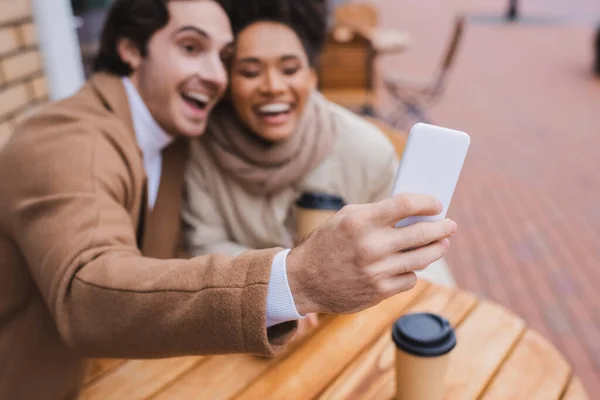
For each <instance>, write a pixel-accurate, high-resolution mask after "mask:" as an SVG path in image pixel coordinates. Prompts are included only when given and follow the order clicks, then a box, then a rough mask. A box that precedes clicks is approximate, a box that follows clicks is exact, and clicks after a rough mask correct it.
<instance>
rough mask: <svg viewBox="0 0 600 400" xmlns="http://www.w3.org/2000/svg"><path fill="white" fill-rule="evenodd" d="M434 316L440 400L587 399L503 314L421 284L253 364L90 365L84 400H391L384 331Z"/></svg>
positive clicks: (218, 359)
mask: <svg viewBox="0 0 600 400" xmlns="http://www.w3.org/2000/svg"><path fill="white" fill-rule="evenodd" d="M416 311H419V312H423V311H426V312H434V313H438V314H441V315H443V316H445V317H446V318H447V319H448V320H449V321H450V322H451V323H452V324H453V325H454V326H455V327H456V332H457V340H458V344H457V346H456V348H455V349H454V350H453V352H452V355H451V361H450V367H449V370H448V375H447V377H446V382H445V388H446V389H445V399H460V400H468V399H486V400H493V399H528V400H535V399H540V400H552V399H564V400H575V399H587V398H588V397H587V395H586V394H585V391H584V388H583V386H582V384H581V382H580V380H579V379H578V378H577V377H575V376H573V375H572V371H571V367H570V366H569V364H568V363H567V362H566V361H565V359H564V357H563V356H562V355H561V354H560V353H559V352H558V351H557V350H556V348H554V346H553V345H551V344H550V343H549V342H548V341H547V340H546V339H544V338H543V337H542V336H540V335H539V334H538V333H536V332H535V331H533V330H532V329H529V328H528V327H527V325H526V324H525V322H524V321H523V320H522V319H521V318H519V317H518V316H516V315H514V314H513V313H511V312H509V311H508V310H506V309H505V308H503V307H501V306H499V305H497V304H494V303H491V302H488V301H480V300H478V299H476V298H475V297H474V296H473V295H471V294H469V293H467V292H465V291H461V290H457V289H450V288H445V287H441V286H436V285H433V284H430V283H427V282H425V281H420V282H419V284H418V285H417V286H416V287H415V288H414V289H413V290H411V291H409V292H406V293H403V294H401V295H398V296H396V297H394V298H391V299H388V300H386V301H384V302H383V303H381V304H379V305H378V306H376V307H373V308H371V309H369V310H365V311H363V312H361V313H358V314H355V315H344V316H335V317H332V316H327V317H323V318H322V323H321V325H320V327H319V328H318V329H316V330H314V332H312V333H311V334H310V336H308V337H306V338H305V339H304V340H301V341H299V342H297V343H294V344H292V345H291V346H290V348H289V349H288V350H286V352H285V353H284V354H282V355H280V356H278V357H276V358H273V359H269V358H262V357H257V356H251V355H241V354H232V355H221V356H206V357H181V358H171V359H162V360H91V361H90V365H89V369H88V375H87V378H86V384H85V387H84V389H83V393H82V396H81V398H83V399H102V400H105V399H119V400H120V399H128V400H130V399H145V398H153V399H160V400H163V399H210V400H218V399H299V400H300V399H302V400H304V399H327V400H329V399H386V400H388V399H391V398H393V395H394V391H395V378H394V345H393V343H392V341H391V334H390V332H391V325H392V323H393V321H394V320H396V319H397V318H398V317H400V316H401V315H403V314H405V313H408V312H416Z"/></svg>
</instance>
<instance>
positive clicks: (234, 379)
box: [152, 315, 334, 400]
mask: <svg viewBox="0 0 600 400" xmlns="http://www.w3.org/2000/svg"><path fill="white" fill-rule="evenodd" d="M333 319H334V316H333V315H320V316H319V326H318V327H317V328H316V329H313V330H312V331H309V332H308V334H307V335H306V336H305V337H303V338H302V339H301V340H299V341H296V340H294V341H292V342H291V343H290V344H289V345H288V346H287V349H286V350H285V351H284V352H283V353H281V354H279V355H278V356H277V357H273V358H267V357H259V356H254V355H249V354H228V355H221V356H212V357H208V359H207V360H206V361H205V362H203V363H201V364H200V365H198V366H196V367H194V368H192V369H191V370H190V371H188V372H187V373H186V374H185V375H183V376H182V377H181V378H179V379H177V382H174V383H173V384H172V385H170V386H168V387H166V388H164V389H163V390H162V391H161V392H160V393H157V394H156V395H155V396H153V397H152V398H153V399H154V400H170V399H187V400H191V399H199V400H203V399H209V398H210V399H211V400H226V399H230V398H232V397H233V396H235V394H236V393H239V392H240V391H242V390H243V389H244V388H246V387H247V386H249V385H250V384H251V383H252V382H253V381H254V380H255V379H256V378H258V377H259V376H260V375H261V374H262V373H263V372H264V371H266V370H267V368H271V367H273V366H274V365H275V364H277V363H279V362H281V361H282V360H284V359H285V358H286V357H287V356H288V355H289V354H290V353H291V352H293V351H295V350H296V349H297V348H299V347H301V346H303V345H305V344H306V343H307V342H308V341H309V340H310V338H311V337H313V336H314V335H315V334H316V333H317V332H318V331H319V330H320V329H323V327H325V326H327V324H328V323H330V322H331V321H333Z"/></svg>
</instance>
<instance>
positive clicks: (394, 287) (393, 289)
mask: <svg viewBox="0 0 600 400" xmlns="http://www.w3.org/2000/svg"><path fill="white" fill-rule="evenodd" d="M416 284H417V275H416V274H415V273H414V272H407V273H406V274H402V275H396V276H393V277H391V278H388V279H386V280H385V282H384V283H382V284H381V295H382V296H383V297H384V298H388V297H392V296H394V295H396V294H398V293H402V292H406V291H408V290H410V289H412V288H414V287H415V285H416Z"/></svg>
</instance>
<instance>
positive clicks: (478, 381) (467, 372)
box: [444, 302, 525, 400]
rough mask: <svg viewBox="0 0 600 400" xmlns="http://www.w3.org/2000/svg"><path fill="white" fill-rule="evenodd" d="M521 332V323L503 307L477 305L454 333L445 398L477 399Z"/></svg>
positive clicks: (482, 303)
mask: <svg viewBox="0 0 600 400" xmlns="http://www.w3.org/2000/svg"><path fill="white" fill-rule="evenodd" d="M524 330H525V323H524V321H523V320H522V319H521V318H519V317H517V316H516V315H514V314H512V313H509V312H508V311H507V310H506V309H504V308H503V307H501V306H499V305H496V304H492V303H489V302H481V303H479V304H478V306H477V307H476V308H475V309H474V310H473V312H471V314H469V316H468V317H467V318H466V319H465V321H464V322H463V323H462V324H461V325H460V326H459V327H458V329H457V345H456V348H455V349H454V351H453V352H452V355H451V357H450V366H449V370H448V376H447V377H446V385H445V386H446V393H445V396H444V398H445V399H456V400H458V399H460V400H470V399H476V398H478V397H479V396H480V395H481V394H482V392H483V390H484V389H485V387H486V386H487V385H488V383H489V381H490V379H492V378H493V376H494V374H495V373H496V371H497V370H498V369H499V368H500V366H501V364H502V361H503V360H504V359H506V357H507V356H508V355H509V354H510V352H511V351H512V349H513V347H514V345H515V344H516V342H517V341H518V339H519V338H520V337H521V335H522V333H523V332H524Z"/></svg>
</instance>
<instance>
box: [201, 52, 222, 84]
mask: <svg viewBox="0 0 600 400" xmlns="http://www.w3.org/2000/svg"><path fill="white" fill-rule="evenodd" d="M200 77H201V78H202V81H203V82H204V84H205V85H207V86H208V87H210V88H211V89H212V90H215V91H219V92H220V91H223V90H225V88H226V87H227V71H226V70H225V66H224V65H223V61H222V59H221V56H220V55H219V54H218V53H217V54H211V55H210V56H208V57H206V58H205V60H204V62H203V63H202V65H201V73H200Z"/></svg>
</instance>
